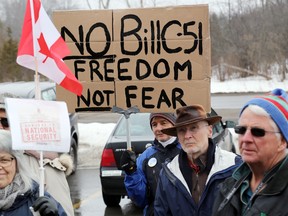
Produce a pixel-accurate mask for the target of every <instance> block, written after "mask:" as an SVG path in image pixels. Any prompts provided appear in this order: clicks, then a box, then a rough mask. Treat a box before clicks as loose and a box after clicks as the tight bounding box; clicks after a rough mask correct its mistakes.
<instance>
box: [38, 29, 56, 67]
mask: <svg viewBox="0 0 288 216" xmlns="http://www.w3.org/2000/svg"><path fill="white" fill-rule="evenodd" d="M37 40H38V43H39V46H40V50H39V52H40V53H42V54H43V55H45V56H46V58H45V59H44V60H43V63H45V61H46V60H47V58H48V57H50V58H52V56H51V52H50V50H49V48H48V46H47V43H46V41H45V38H44V36H43V33H41V34H40V38H38V39H37Z"/></svg>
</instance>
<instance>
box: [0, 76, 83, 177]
mask: <svg viewBox="0 0 288 216" xmlns="http://www.w3.org/2000/svg"><path fill="white" fill-rule="evenodd" d="M39 88H40V90H41V99H43V100H49V101H55V100H56V85H55V83H53V82H40V83H39ZM3 93H10V94H12V95H15V96H17V97H19V98H30V99H31V98H35V82H32V81H31V82H24V81H20V82H4V83H0V94H3ZM69 119H70V132H71V141H70V150H69V154H70V155H71V157H72V160H73V171H72V173H74V172H75V171H76V169H77V162H78V142H79V131H78V115H77V114H76V113H69Z"/></svg>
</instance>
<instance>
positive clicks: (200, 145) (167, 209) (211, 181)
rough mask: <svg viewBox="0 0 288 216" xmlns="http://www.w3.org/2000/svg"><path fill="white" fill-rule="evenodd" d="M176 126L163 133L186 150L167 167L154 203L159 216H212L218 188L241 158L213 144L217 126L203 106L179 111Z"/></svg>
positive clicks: (215, 119)
mask: <svg viewBox="0 0 288 216" xmlns="http://www.w3.org/2000/svg"><path fill="white" fill-rule="evenodd" d="M176 114H177V118H176V123H175V125H174V126H173V127H170V128H166V129H163V130H162V132H163V133H166V134H168V135H170V136H177V138H178V140H179V142H180V144H181V146H182V150H181V151H180V153H179V155H178V156H176V157H175V158H174V159H173V160H172V161H171V162H168V163H165V164H163V169H162V171H161V173H160V176H159V180H158V187H157V191H156V197H155V202H154V213H155V215H163V216H164V215H165V216H167V215H177V216H179V215H190V216H195V215H201V216H203V215H212V207H213V204H214V200H215V198H216V196H217V193H218V185H219V184H220V183H221V182H223V181H224V180H225V179H226V178H228V177H230V176H231V175H232V173H233V171H234V169H235V168H236V167H238V166H239V165H240V163H241V162H242V160H241V158H240V156H237V155H236V154H234V153H232V152H228V151H225V150H222V149H220V147H218V146H217V145H216V144H215V143H213V141H212V127H213V124H215V123H217V122H219V121H220V120H221V117H220V116H213V117H208V116H207V112H206V111H205V110H204V108H203V107H202V106H201V105H192V106H185V107H181V108H179V109H177V110H176Z"/></svg>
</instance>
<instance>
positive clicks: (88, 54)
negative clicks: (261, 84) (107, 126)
mask: <svg viewBox="0 0 288 216" xmlns="http://www.w3.org/2000/svg"><path fill="white" fill-rule="evenodd" d="M53 20H54V24H55V26H56V27H57V28H58V30H59V31H60V32H61V35H62V37H63V38H64V40H65V41H66V43H67V44H68V47H69V49H70V50H71V52H72V54H71V55H69V56H67V57H65V58H64V61H65V63H66V64H67V65H68V66H69V68H70V69H71V70H72V71H73V72H74V74H75V76H76V77H77V78H78V80H80V81H81V82H82V84H83V92H82V95H81V96H80V97H79V96H78V97H77V96H74V95H72V94H71V93H69V92H66V91H64V90H63V89H61V88H58V87H57V100H64V101H66V102H67V105H68V109H69V111H70V112H75V111H76V112H81V111H111V109H112V107H113V106H117V107H121V108H122V109H127V108H129V107H133V106H137V107H138V108H139V109H140V111H141V112H155V111H159V110H161V112H174V111H175V109H177V108H179V107H182V106H185V105H190V104H195V103H197V104H202V105H203V106H204V107H205V108H206V109H207V110H210V78H211V63H210V62H211V44H210V30H209V13H208V5H194V6H185V7H184V6H183V7H166V8H145V9H143V8H142V9H121V10H92V11H91V10H89V11H56V12H54V13H53Z"/></svg>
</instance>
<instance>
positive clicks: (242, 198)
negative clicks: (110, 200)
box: [121, 89, 288, 216]
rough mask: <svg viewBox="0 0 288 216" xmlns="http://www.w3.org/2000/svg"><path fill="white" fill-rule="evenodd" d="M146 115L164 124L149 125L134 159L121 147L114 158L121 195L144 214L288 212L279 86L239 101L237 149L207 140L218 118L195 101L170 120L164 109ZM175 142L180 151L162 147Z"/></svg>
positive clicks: (283, 101)
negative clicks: (144, 145) (151, 137)
mask: <svg viewBox="0 0 288 216" xmlns="http://www.w3.org/2000/svg"><path fill="white" fill-rule="evenodd" d="M153 115H155V116H161V115H162V116H161V118H162V120H163V121H166V122H168V123H169V124H163V125H161V124H159V127H158V128H153V126H152V124H151V128H152V130H153V132H154V134H155V141H154V143H153V145H152V146H151V147H150V148H148V149H146V150H145V152H144V153H143V155H140V157H138V158H136V156H135V154H134V153H133V149H132V150H127V151H126V152H124V153H123V156H122V160H121V166H122V169H123V170H124V171H125V173H126V176H125V186H126V190H127V194H128V196H129V197H130V198H131V199H132V200H133V201H134V203H135V204H136V205H138V206H140V207H143V208H144V211H143V214H144V215H145V216H148V215H149V216H151V215H163V216H164V215H165V216H166V215H193V216H206V215H207V216H212V215H215V216H220V215H221V216H222V215H229V216H230V215H233V216H244V215H245V216H246V215H247V216H250V215H251V216H252V215H260V216H268V215H283V216H284V215H288V209H287V208H285V205H286V200H287V198H288V193H287V192H288V182H287V180H286V177H288V156H287V155H288V154H287V152H288V151H287V145H288V121H287V120H288V95H287V92H285V90H283V89H275V90H273V91H272V92H271V93H269V94H267V95H265V96H259V97H256V98H253V99H251V100H250V101H248V102H247V103H246V104H245V105H244V106H243V108H242V110H241V112H240V115H239V121H238V124H237V126H236V127H235V128H234V130H235V133H236V134H238V136H239V138H238V142H239V150H240V155H236V154H234V153H232V152H228V151H225V150H223V149H221V148H220V147H219V146H217V144H216V143H214V142H213V140H212V139H211V138H212V128H213V124H215V123H217V122H218V121H220V120H221V117H220V116H213V117H209V116H208V115H207V111H206V110H204V108H203V107H202V106H201V105H197V104H195V105H191V106H184V107H181V108H178V109H177V110H176V119H175V121H172V120H171V119H172V118H168V117H167V116H169V115H170V114H167V113H154V114H151V116H150V123H152V122H153ZM169 125H170V126H169ZM156 126H157V124H155V127H156ZM157 135H158V136H157ZM159 135H161V136H162V137H164V136H166V135H167V136H168V137H167V140H169V142H167V141H166V142H164V143H166V144H167V143H171V141H173V137H174V139H175V141H177V142H178V144H176V143H175V141H174V147H172V145H171V144H170V145H163V140H159ZM164 141H165V140H164ZM179 144H180V146H181V147H180V149H179V150H177V151H175V152H174V153H173V154H167V153H166V152H169V151H170V150H171V149H172V148H174V149H176V148H175V146H176V145H177V146H179ZM159 146H160V148H159ZM171 147H172V148H171ZM163 152H164V155H167V156H166V157H165V156H162V153H163ZM159 163H161V167H159ZM152 174H153V175H152ZM151 176H152V177H153V178H151ZM155 186H156V187H155Z"/></svg>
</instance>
